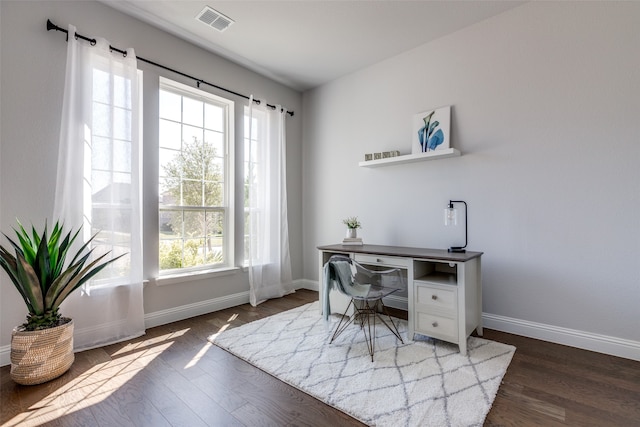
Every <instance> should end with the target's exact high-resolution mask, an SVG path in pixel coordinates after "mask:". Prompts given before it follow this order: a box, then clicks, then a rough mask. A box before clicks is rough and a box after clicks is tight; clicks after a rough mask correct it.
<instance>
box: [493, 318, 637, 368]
mask: <svg viewBox="0 0 640 427" xmlns="http://www.w3.org/2000/svg"><path fill="white" fill-rule="evenodd" d="M482 323H483V326H484V327H485V328H487V329H495V330H496V331H502V332H508V333H510V334H515V335H522V336H524V337H528V338H535V339H539V340H543V341H549V342H553V343H556V344H562V345H567V346H570V347H576V348H581V349H584V350H590V351H595V352H598V353H604V354H610V355H612V356H617V357H624V358H625V359H631V360H638V361H640V342H638V341H632V340H627V339H624V338H616V337H611V336H607V335H600V334H595V333H592V332H585V331H578V330H575V329H568V328H562V327H559V326H553V325H546V324H544V323H536V322H529V321H527V320H521V319H514V318H511V317H505V316H498V315H495V314H489V313H483V314H482Z"/></svg>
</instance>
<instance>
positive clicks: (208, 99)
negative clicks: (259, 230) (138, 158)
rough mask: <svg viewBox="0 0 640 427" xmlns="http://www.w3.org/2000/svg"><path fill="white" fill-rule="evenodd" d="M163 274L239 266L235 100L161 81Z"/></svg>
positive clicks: (168, 81) (160, 228)
mask: <svg viewBox="0 0 640 427" xmlns="http://www.w3.org/2000/svg"><path fill="white" fill-rule="evenodd" d="M159 105H160V111H159V120H160V123H159V144H160V147H159V159H160V164H159V184H160V188H159V245H160V247H159V258H160V259H159V266H160V273H161V274H167V273H168V274H173V273H176V272H179V271H185V270H199V269H213V268H223V267H230V266H232V265H233V212H232V206H233V188H234V187H233V162H232V161H231V160H232V157H231V154H232V152H231V151H230V150H231V148H230V147H232V144H231V143H230V142H231V141H233V135H232V132H233V126H232V123H233V102H232V101H229V100H227V99H224V98H221V97H218V96H215V95H211V94H208V93H206V92H203V91H200V90H196V89H193V88H190V87H188V86H184V85H181V84H179V83H175V82H172V81H170V80H167V79H161V81H160V100H159Z"/></svg>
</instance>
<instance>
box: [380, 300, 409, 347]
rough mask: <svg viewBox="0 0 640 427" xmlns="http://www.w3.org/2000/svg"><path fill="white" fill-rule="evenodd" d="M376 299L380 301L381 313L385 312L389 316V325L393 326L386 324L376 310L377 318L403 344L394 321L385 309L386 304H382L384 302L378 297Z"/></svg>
mask: <svg viewBox="0 0 640 427" xmlns="http://www.w3.org/2000/svg"><path fill="white" fill-rule="evenodd" d="M378 301H380V305H381V306H382V307H381V308H382V313H383V314H385V315H386V316H387V317H388V318H389V322H390V323H391V326H393V328H392V327H391V326H389V325H388V324H387V322H385V320H384V319H383V318H382V316H380V315H379V314H378V311H377V310H376V311H375V313H376V316H377V317H378V319H380V321H381V322H382V323H384V325H385V326H386V327H387V328H389V330H390V331H391V332H393V334H394V335H395V336H396V337H397V338H398V339H399V340H400V342H401V343H402V344H404V341H403V340H402V337H401V336H400V332H399V331H398V328H397V327H396V324H395V323H394V321H393V319H392V318H391V315H390V314H389V312H388V311H387V306H386V305H384V302H382V300H381V299H379V300H378Z"/></svg>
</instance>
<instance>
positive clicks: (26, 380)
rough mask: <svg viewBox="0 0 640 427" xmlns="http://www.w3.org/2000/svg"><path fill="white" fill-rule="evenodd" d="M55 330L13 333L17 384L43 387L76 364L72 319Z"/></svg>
mask: <svg viewBox="0 0 640 427" xmlns="http://www.w3.org/2000/svg"><path fill="white" fill-rule="evenodd" d="M68 320H69V321H68V322H67V323H65V324H63V325H60V326H56V327H55V328H49V329H43V330H41V331H25V330H24V329H23V328H21V327H17V328H14V329H13V332H12V333H11V379H13V380H14V381H15V382H17V383H18V384H24V385H33V384H42V383H44V382H47V381H50V380H52V379H54V378H58V377H59V376H60V375H62V374H64V373H65V372H67V371H68V370H69V368H70V367H71V365H72V364H73V360H74V354H73V320H71V319H68Z"/></svg>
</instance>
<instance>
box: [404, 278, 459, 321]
mask: <svg viewBox="0 0 640 427" xmlns="http://www.w3.org/2000/svg"><path fill="white" fill-rule="evenodd" d="M414 289H415V295H414V297H415V303H416V309H417V310H421V309H422V310H433V309H435V310H439V311H447V312H450V313H451V314H452V315H455V314H456V312H457V310H456V307H457V299H458V294H457V289H456V288H451V287H445V286H434V285H426V284H422V283H420V282H415V288H414Z"/></svg>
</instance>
